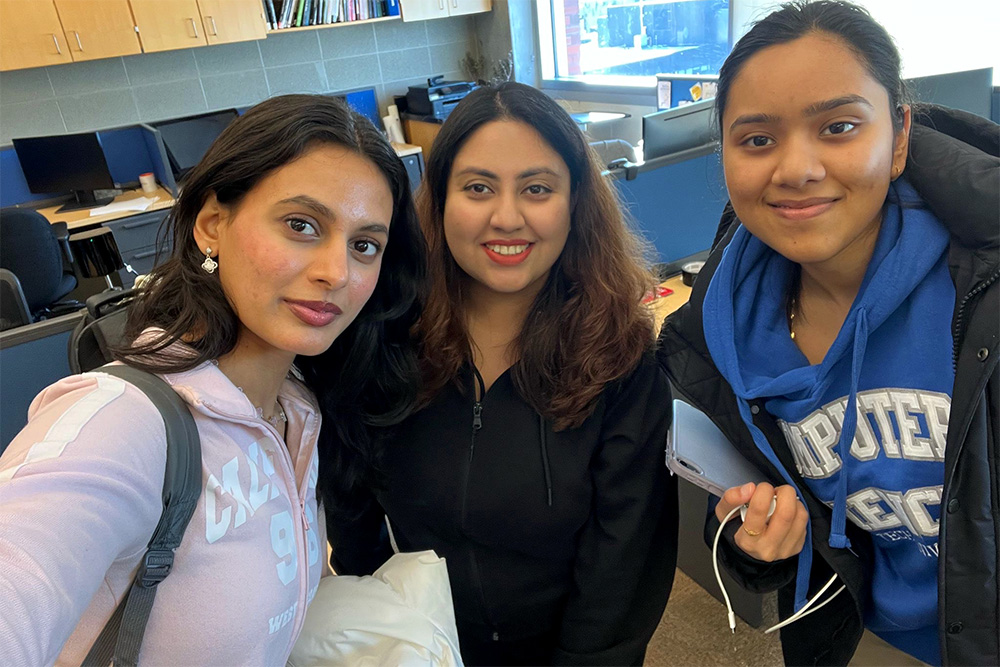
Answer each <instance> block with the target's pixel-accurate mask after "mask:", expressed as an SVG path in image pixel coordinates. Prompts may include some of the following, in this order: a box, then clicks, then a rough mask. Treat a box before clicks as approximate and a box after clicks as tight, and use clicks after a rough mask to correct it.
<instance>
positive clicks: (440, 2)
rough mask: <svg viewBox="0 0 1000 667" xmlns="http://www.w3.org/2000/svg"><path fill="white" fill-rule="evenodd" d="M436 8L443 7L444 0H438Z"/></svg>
mask: <svg viewBox="0 0 1000 667" xmlns="http://www.w3.org/2000/svg"><path fill="white" fill-rule="evenodd" d="M438 9H444V0H438Z"/></svg>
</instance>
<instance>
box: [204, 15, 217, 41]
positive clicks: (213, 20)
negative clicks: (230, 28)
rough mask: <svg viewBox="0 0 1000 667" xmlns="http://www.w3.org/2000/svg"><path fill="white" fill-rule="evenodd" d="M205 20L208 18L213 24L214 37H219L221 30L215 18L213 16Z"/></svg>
mask: <svg viewBox="0 0 1000 667" xmlns="http://www.w3.org/2000/svg"><path fill="white" fill-rule="evenodd" d="M205 18H207V19H208V20H209V21H210V22H211V24H212V36H213V37H216V36H218V34H219V28H218V27H217V26H216V25H215V18H214V17H212V16H206V17H205Z"/></svg>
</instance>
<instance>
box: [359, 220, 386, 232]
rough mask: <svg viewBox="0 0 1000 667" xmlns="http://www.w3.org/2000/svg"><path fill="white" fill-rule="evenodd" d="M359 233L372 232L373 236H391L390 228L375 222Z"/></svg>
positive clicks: (360, 229) (364, 227)
mask: <svg viewBox="0 0 1000 667" xmlns="http://www.w3.org/2000/svg"><path fill="white" fill-rule="evenodd" d="M358 231H359V232H371V233H373V234H386V235H388V234H389V228H388V227H386V226H385V225H383V224H382V223H380V222H373V223H371V224H370V225H364V226H362V227H359V228H358Z"/></svg>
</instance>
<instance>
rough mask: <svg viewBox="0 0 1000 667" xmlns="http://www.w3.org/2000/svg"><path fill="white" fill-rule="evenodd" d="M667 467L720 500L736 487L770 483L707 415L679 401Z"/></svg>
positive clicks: (669, 444)
mask: <svg viewBox="0 0 1000 667" xmlns="http://www.w3.org/2000/svg"><path fill="white" fill-rule="evenodd" d="M667 467H668V468H670V471H671V472H673V473H674V474H675V475H677V476H678V477H681V478H682V479H686V480H687V481H689V482H691V483H692V484H694V485H696V486H700V487H701V488H703V489H705V490H707V491H709V492H710V493H713V494H715V495H717V496H720V497H721V496H722V494H723V493H725V492H726V489H730V488H732V487H734V486H741V485H743V484H746V483H747V482H754V483H760V482H765V481H767V478H766V477H765V476H764V475H763V474H762V473H761V472H760V471H759V470H757V468H756V467H755V466H754V465H753V464H751V463H750V462H749V461H747V460H746V459H745V458H743V455H742V454H740V453H739V452H738V451H737V450H736V448H735V447H734V446H733V444H732V443H731V442H730V441H729V439H728V438H726V436H725V435H724V434H723V433H722V431H720V430H719V427H718V426H716V425H715V424H714V423H712V420H711V419H709V418H708V416H707V415H705V413H704V412H702V411H700V410H698V409H697V408H695V407H692V406H691V405H689V404H688V403H685V402H684V401H681V400H678V399H674V421H673V424H672V425H671V427H670V433H669V434H668V435H667Z"/></svg>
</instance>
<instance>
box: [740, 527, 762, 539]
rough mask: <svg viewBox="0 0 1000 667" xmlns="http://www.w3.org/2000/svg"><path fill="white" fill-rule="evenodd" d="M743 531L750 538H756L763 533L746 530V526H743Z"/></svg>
mask: <svg viewBox="0 0 1000 667" xmlns="http://www.w3.org/2000/svg"><path fill="white" fill-rule="evenodd" d="M743 531H744V532H745V533H746V534H747V535H749V536H750V537H757V536H758V535H760V534H761V533H762V532H763V531H760V530H750V529H749V528H747V526H746V524H743Z"/></svg>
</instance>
